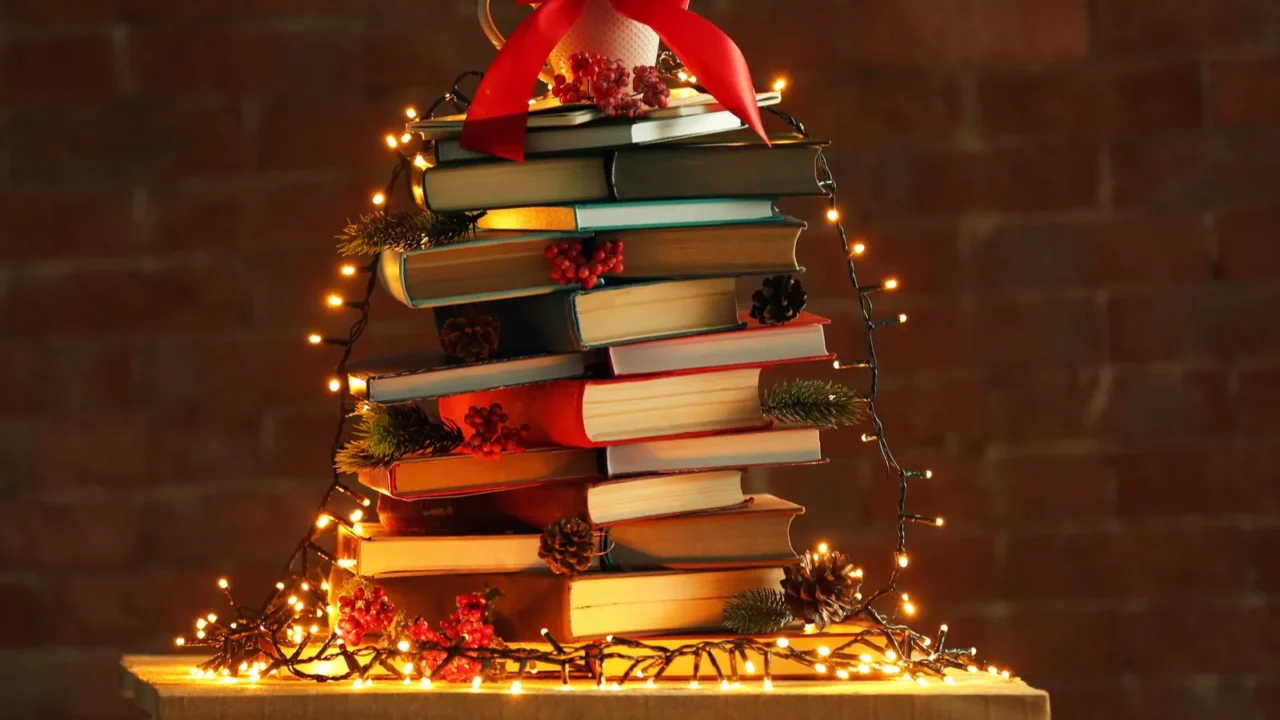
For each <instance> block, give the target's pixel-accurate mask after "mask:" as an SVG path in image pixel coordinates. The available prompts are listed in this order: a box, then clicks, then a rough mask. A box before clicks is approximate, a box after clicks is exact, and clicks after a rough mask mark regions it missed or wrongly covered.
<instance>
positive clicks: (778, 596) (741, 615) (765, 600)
mask: <svg viewBox="0 0 1280 720" xmlns="http://www.w3.org/2000/svg"><path fill="white" fill-rule="evenodd" d="M793 619H794V618H792V617H791V609H790V608H789V607H787V600H786V598H785V597H784V596H783V594H782V591H781V590H774V589H772V588H757V589H755V590H743V591H742V592H740V593H738V594H737V595H734V596H733V597H731V598H729V601H728V602H726V603H725V605H724V625H725V627H727V628H729V629H730V630H732V631H734V632H736V633H738V634H740V635H764V634H766V633H771V632H777V631H779V630H781V629H782V628H784V627H786V626H787V625H789V624H790V623H791V622H792V621H793Z"/></svg>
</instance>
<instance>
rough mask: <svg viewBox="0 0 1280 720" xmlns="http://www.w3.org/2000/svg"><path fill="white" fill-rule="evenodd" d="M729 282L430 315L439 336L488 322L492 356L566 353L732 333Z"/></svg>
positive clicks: (676, 283) (569, 294)
mask: <svg viewBox="0 0 1280 720" xmlns="http://www.w3.org/2000/svg"><path fill="white" fill-rule="evenodd" d="M734 285H735V282H734V279H733V278H731V277H728V278H705V279H699V280H673V281H665V282H646V283H637V284H629V285H620V286H617V287H606V288H601V289H598V290H570V291H561V292H555V293H549V294H546V295H538V296H533V297H524V298H509V299H505V300H495V301H492V302H484V303H475V304H471V305H455V306H451V307H444V308H437V309H436V310H435V318H436V326H437V327H438V328H439V329H440V330H442V331H444V330H446V325H447V324H448V323H449V322H450V321H451V320H454V319H455V318H456V319H457V320H456V323H455V324H456V325H466V324H469V323H475V322H478V321H479V320H480V319H481V318H484V319H485V321H486V324H487V325H490V326H492V325H493V324H494V323H496V325H497V327H498V333H497V334H498V342H497V347H496V348H494V349H493V351H492V353H491V355H490V357H493V358H515V357H524V356H528V355H545V354H554V353H571V352H580V351H584V350H590V349H593V348H599V347H609V346H613V345H622V344H625V343H633V342H640V341H642V340H655V339H658V338H669V337H681V336H685V335H697V334H701V333H710V332H717V331H721V330H732V329H736V328H739V327H741V326H742V325H741V323H739V321H738V307H737V300H736V298H735V295H734Z"/></svg>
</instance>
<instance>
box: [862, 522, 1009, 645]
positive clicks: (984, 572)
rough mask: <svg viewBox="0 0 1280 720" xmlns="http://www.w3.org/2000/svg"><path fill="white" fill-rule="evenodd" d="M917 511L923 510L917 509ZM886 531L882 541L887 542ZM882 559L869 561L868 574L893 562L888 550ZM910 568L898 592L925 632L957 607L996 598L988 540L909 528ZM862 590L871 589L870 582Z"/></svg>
mask: <svg viewBox="0 0 1280 720" xmlns="http://www.w3.org/2000/svg"><path fill="white" fill-rule="evenodd" d="M922 509H923V508H922ZM892 532H893V531H892V530H891V529H886V537H887V538H892V537H893V536H892ZM886 549H887V550H888V551H889V552H888V553H886V554H884V555H882V556H881V557H882V558H883V559H876V558H873V559H872V560H869V561H868V562H867V563H866V565H867V567H868V572H870V571H871V570H875V571H876V572H877V575H876V576H877V577H878V576H879V575H878V573H879V572H881V571H882V569H883V568H885V567H886V566H888V565H889V564H890V563H892V562H893V555H892V550H893V547H892V545H888V546H886ZM907 553H908V556H909V557H910V559H911V564H910V565H909V566H908V568H907V569H906V570H905V571H904V577H903V580H902V584H901V586H900V590H901V591H905V592H907V593H908V594H910V595H911V596H912V597H913V599H914V600H915V601H916V605H917V607H918V608H919V609H920V615H919V618H918V619H917V620H913V621H912V622H913V624H917V623H918V624H919V626H921V627H928V626H931V625H936V624H937V623H942V622H946V621H947V619H948V618H947V616H948V614H949V609H950V608H953V607H955V606H957V605H960V604H962V603H969V602H977V601H985V600H996V599H999V598H1000V597H1001V592H1000V586H1001V565H1000V563H999V561H998V558H999V554H998V551H997V548H996V543H995V540H994V539H993V538H992V537H990V536H983V535H976V536H974V535H961V534H960V531H959V530H955V529H951V530H948V529H947V528H930V527H913V528H908V530H907ZM867 587H875V583H874V582H871V583H869V584H868V585H867Z"/></svg>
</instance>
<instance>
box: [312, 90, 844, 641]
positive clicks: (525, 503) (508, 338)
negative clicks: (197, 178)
mask: <svg viewBox="0 0 1280 720" xmlns="http://www.w3.org/2000/svg"><path fill="white" fill-rule="evenodd" d="M767 101H768V98H767V96H762V102H767ZM697 107H700V109H697V108H695V109H694V110H690V109H689V108H685V109H684V110H683V111H681V110H680V108H676V109H675V110H677V111H678V112H674V113H666V114H661V113H654V115H653V116H651V117H648V118H645V119H640V120H636V121H630V122H614V121H599V120H592V119H589V120H587V121H583V122H578V120H577V119H575V118H573V117H568V116H572V115H574V112H562V113H556V112H551V113H547V114H539V113H535V114H534V115H532V116H531V118H532V119H531V123H530V132H529V135H528V143H527V144H528V149H529V158H528V159H527V160H526V161H525V162H523V163H513V162H507V161H499V160H492V159H486V158H483V157H476V156H474V155H472V154H471V153H468V152H467V151H466V150H464V149H462V148H461V147H460V146H458V144H457V141H456V139H453V138H452V137H451V134H452V135H456V131H457V125H458V123H457V122H456V121H455V122H454V125H453V126H452V128H451V127H450V126H449V123H448V121H445V122H441V121H424V122H421V123H417V124H413V125H411V126H410V130H411V131H412V132H416V133H420V134H422V135H423V136H425V137H427V138H429V139H432V140H435V141H436V142H435V143H434V153H435V157H434V161H435V162H434V164H433V165H431V166H430V167H427V168H426V169H425V170H419V171H418V172H417V173H416V177H415V183H414V184H415V191H416V194H417V197H418V200H419V202H420V204H421V205H422V207H423V208H425V209H427V210H430V211H432V212H452V211H466V212H480V211H484V215H483V216H482V217H481V218H480V219H479V221H478V228H479V229H478V231H477V233H476V236H475V237H474V238H470V239H467V240H465V241H463V242H457V243H453V244H447V245H442V246H439V247H431V248H426V249H418V250H410V251H405V252H391V251H388V252H384V253H383V254H382V257H381V258H380V262H379V267H380V270H379V272H380V275H381V281H382V284H383V286H384V287H385V288H386V289H387V290H388V291H389V292H390V294H391V295H393V296H394V297H396V298H397V299H399V300H400V302H402V303H404V304H406V305H408V306H410V307H414V308H430V309H432V310H433V312H434V315H435V322H436V324H437V326H438V327H439V328H440V329H441V330H442V337H445V336H447V335H448V334H449V332H450V331H451V330H450V328H453V330H452V332H454V333H456V332H457V331H458V330H457V328H459V327H466V326H467V325H468V324H469V323H470V324H474V325H477V326H479V327H484V328H487V330H486V332H487V333H488V334H487V335H486V337H487V340H486V341H485V342H488V343H489V344H488V345H485V346H483V347H482V348H481V352H479V353H478V355H479V356H481V357H482V358H483V359H477V358H476V357H475V355H476V353H473V354H472V355H471V356H469V357H465V358H462V359H459V358H457V357H453V358H447V357H445V356H444V355H443V354H442V353H434V354H431V353H428V354H425V355H420V356H406V357H396V358H382V359H378V360H373V361H369V362H364V363H357V364H353V365H352V366H350V368H349V370H350V373H351V377H350V382H351V387H352V388H353V390H354V391H356V392H358V393H360V394H362V395H363V397H364V398H365V399H366V400H367V401H368V402H370V403H384V404H390V403H406V402H416V403H431V402H434V403H437V407H438V413H439V415H440V417H441V418H443V419H445V420H448V421H451V422H453V423H456V424H457V425H458V426H459V427H460V428H461V429H462V430H463V432H464V433H470V432H471V430H472V428H471V426H470V425H469V424H468V423H467V414H468V412H469V411H472V410H473V409H474V408H490V407H492V406H494V405H495V404H496V405H500V406H501V408H502V413H504V414H505V415H506V416H507V418H508V420H509V423H510V426H511V427H513V428H514V427H520V426H527V431H526V432H525V433H524V434H523V438H522V444H523V445H524V450H523V451H522V452H517V451H510V452H502V453H501V454H498V455H496V456H490V457H486V456H483V455H480V454H471V453H469V452H465V447H464V448H463V449H459V450H455V451H454V452H452V453H450V454H447V455H437V456H426V455H424V456H418V457H412V456H411V457H406V458H403V459H401V460H399V461H397V462H395V463H393V464H391V465H389V466H386V467H378V468H374V469H369V470H365V471H362V472H360V473H359V481H360V482H361V483H362V484H364V485H365V486H367V487H368V488H371V489H373V490H375V491H377V493H378V494H379V502H378V514H379V523H365V524H363V525H361V526H360V527H359V529H358V531H353V530H352V529H350V528H343V529H342V530H341V534H340V536H339V543H338V557H339V559H340V565H341V567H342V569H343V570H346V571H349V572H351V573H355V574H357V575H360V576H363V577H366V578H370V579H372V580H373V581H374V582H376V583H377V584H379V585H382V586H384V587H386V588H387V591H388V593H389V594H390V596H391V597H393V598H395V600H396V606H397V608H398V609H399V610H402V611H404V612H405V613H406V614H407V615H408V616H410V617H413V616H421V617H424V618H427V619H429V620H435V619H438V618H442V617H445V616H446V615H447V614H448V613H449V612H451V611H452V610H453V609H454V598H455V597H456V596H457V595H459V594H463V593H469V592H476V591H479V590H481V589H483V588H484V587H485V586H486V585H491V586H494V587H496V588H498V589H499V590H501V591H502V595H503V597H502V599H501V600H500V601H499V602H498V603H497V604H496V608H495V610H496V615H495V631H496V633H497V635H498V636H499V637H501V638H503V639H504V640H506V641H507V642H534V641H539V640H542V635H541V632H542V630H543V629H548V630H550V631H551V633H552V634H554V636H555V637H556V638H557V639H559V640H561V641H574V640H581V639H591V638H598V637H603V636H605V635H608V634H616V635H621V636H633V637H654V636H674V635H686V636H687V635H690V634H696V635H702V636H705V635H707V634H709V633H711V634H714V633H716V632H724V628H723V626H722V611H723V609H724V605H725V602H726V600H728V599H729V598H730V597H731V596H733V595H734V594H736V593H738V592H740V591H743V590H750V589H755V588H777V587H778V583H779V581H780V579H781V578H782V567H784V566H786V565H787V564H790V563H793V562H795V560H796V557H797V556H796V553H795V551H794V550H793V549H792V545H791V542H790V538H789V527H790V524H791V522H792V520H793V518H794V517H795V516H796V515H798V514H800V513H802V512H803V511H804V510H803V508H802V507H800V506H798V505H796V504H794V503H791V502H788V501H786V500H783V499H781V498H778V497H774V496H771V495H762V494H761V495H750V494H747V493H745V492H744V490H743V476H744V474H745V473H746V472H748V471H749V470H750V469H751V468H757V467H762V466H769V465H780V464H796V463H814V462H820V461H822V459H823V454H822V448H821V443H820V437H819V430H818V429H817V428H812V427H794V426H783V425H778V424H775V423H773V422H771V421H770V420H769V419H768V418H767V417H766V416H765V414H764V412H763V411H762V408H761V400H760V397H761V394H760V390H761V389H760V387H759V378H760V373H761V370H762V369H763V368H765V367H768V366H771V365H775V364H779V363H789V362H799V361H812V360H822V359H828V360H829V359H830V358H831V356H830V354H829V353H828V351H827V348H826V340H825V337H824V326H825V323H826V321H825V320H824V319H822V318H820V317H817V316H815V315H811V314H807V313H802V314H801V315H800V317H798V318H797V319H795V320H794V321H792V322H790V323H787V324H785V325H778V326H770V325H762V324H759V323H758V322H757V321H755V320H752V319H750V318H749V317H748V313H747V312H745V311H744V310H740V309H739V305H738V302H737V298H736V294H735V286H736V280H737V278H739V277H742V276H761V275H774V274H788V273H798V272H801V271H802V268H800V267H799V266H798V265H797V262H796V254H795V250H796V243H797V241H798V239H799V237H800V234H801V231H802V230H803V229H804V227H805V225H804V223H802V222H800V221H798V220H795V219H793V218H789V217H785V216H783V215H781V214H779V213H778V211H777V210H776V209H775V208H774V201H775V200H777V199H778V198H781V197H785V196H800V195H819V194H821V192H822V190H821V188H820V187H819V185H818V183H817V181H816V178H815V172H814V162H815V158H816V155H817V152H818V149H819V147H820V143H817V142H813V141H808V140H804V139H800V138H779V139H778V141H777V142H775V143H774V145H773V147H768V146H766V145H765V144H763V143H762V142H760V141H759V140H758V139H756V140H754V141H753V140H752V139H751V138H750V137H749V136H748V135H746V134H745V133H742V132H741V131H739V128H740V124H739V123H738V121H737V119H736V118H734V117H733V116H732V115H730V114H728V113H727V112H725V111H723V110H721V109H719V108H718V107H717V106H715V105H703V106H697ZM581 112H587V113H588V114H589V111H585V110H584V111H581ZM550 116H555V117H553V119H552V120H547V119H546V118H547V117H550ZM562 116H563V117H562ZM540 118H541V119H540ZM566 118H567V119H566ZM619 242H620V243H621V244H620V245H619V244H618V243H619ZM579 244H580V245H581V254H582V255H583V256H584V257H587V258H588V259H589V260H592V261H594V262H595V263H597V264H598V265H610V263H609V262H607V261H605V260H602V259H601V258H602V255H603V254H605V253H603V252H598V251H601V250H602V249H604V250H608V251H609V252H610V253H612V252H614V251H615V250H616V251H618V254H620V255H621V256H622V257H621V261H620V262H616V263H612V264H611V268H605V269H604V270H605V271H603V272H601V273H599V274H598V275H597V274H596V272H595V271H590V272H589V273H588V274H590V275H592V277H591V278H590V279H589V280H588V279H586V278H585V276H583V277H582V278H581V280H580V281H579V279H578V278H576V277H575V278H573V279H571V281H570V282H571V284H565V281H564V277H565V271H564V270H563V268H559V269H558V267H559V266H557V264H556V259H557V258H558V257H560V256H561V255H563V253H564V251H565V248H570V247H578V246H579ZM619 249H620V250H619ZM601 269H602V268H596V270H601ZM553 271H554V272H553ZM454 350H455V354H456V348H454ZM468 360H469V361H468ZM569 517H574V518H580V519H582V520H584V521H586V522H588V523H590V525H591V527H592V528H593V529H595V531H596V533H595V535H596V536H597V538H598V547H597V550H596V553H595V557H594V560H593V562H592V563H591V566H590V567H589V568H588V569H587V570H585V571H584V572H581V573H578V574H575V575H572V576H568V575H562V574H557V573H555V572H553V571H552V570H551V569H550V568H549V567H548V564H547V563H546V562H544V560H543V559H541V558H540V557H539V552H538V551H539V546H540V535H541V533H542V532H543V530H544V529H545V528H547V527H548V525H550V524H552V523H553V522H555V521H557V520H559V519H561V518H569ZM337 572H338V573H341V572H342V570H339V571H337ZM331 585H332V586H333V587H334V588H335V591H336V590H338V589H339V588H341V587H342V585H343V583H342V582H341V579H340V578H339V579H338V580H337V581H335V582H332V583H331Z"/></svg>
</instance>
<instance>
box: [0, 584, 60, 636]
mask: <svg viewBox="0 0 1280 720" xmlns="http://www.w3.org/2000/svg"><path fill="white" fill-rule="evenodd" d="M0 612H3V613H4V615H5V617H9V618H22V621H21V622H14V623H13V627H11V628H9V629H8V630H6V631H5V632H3V633H0V648H17V647H31V646H39V645H44V644H46V643H47V642H48V641H49V636H48V625H49V624H50V623H51V622H53V620H54V618H53V613H54V609H53V608H52V607H51V603H50V602H49V598H48V592H47V588H45V587H44V586H43V585H42V584H39V583H23V582H14V581H9V580H5V581H3V582H0Z"/></svg>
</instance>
